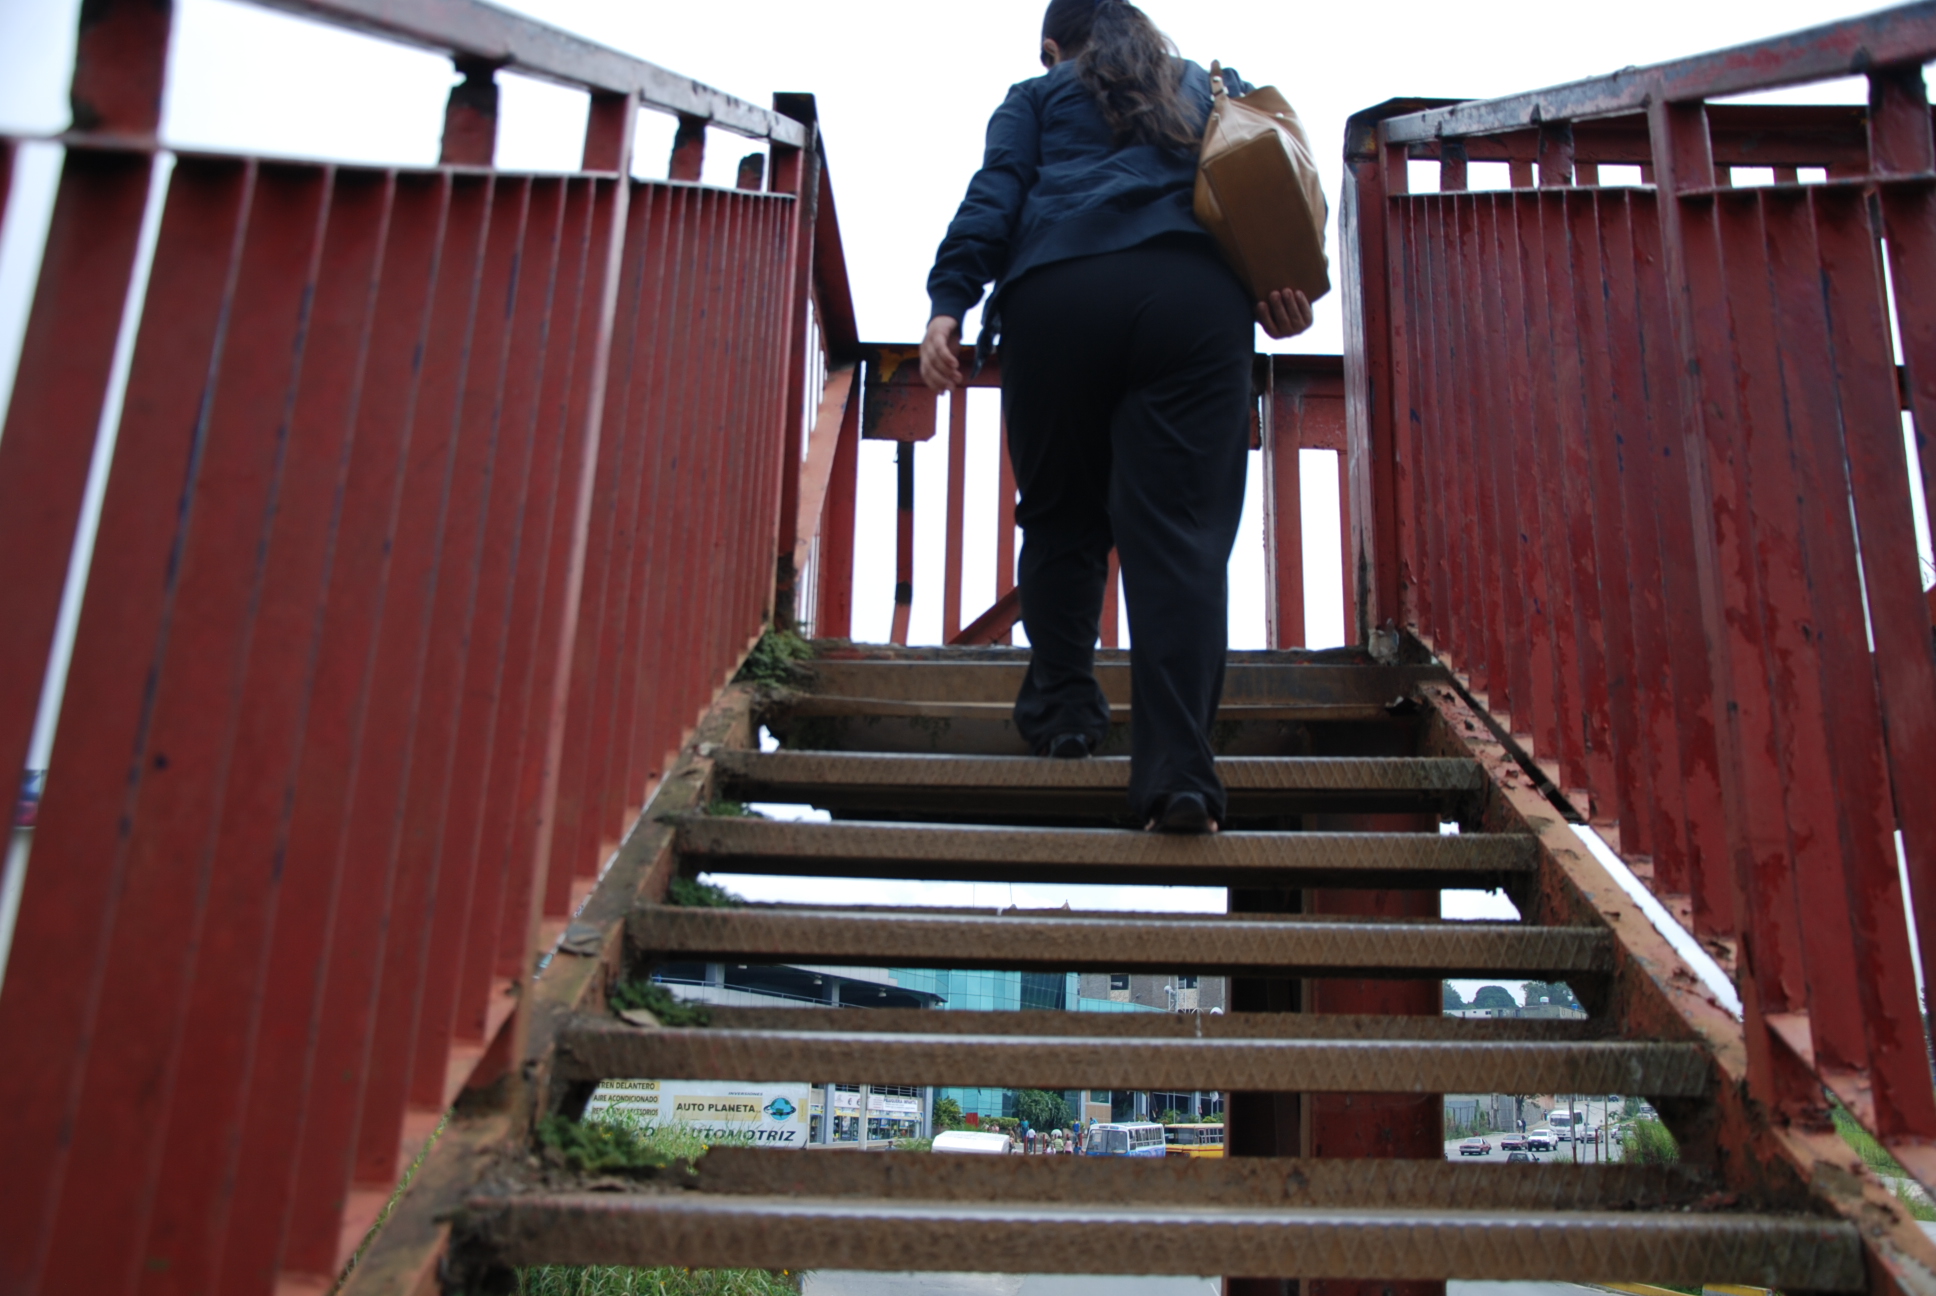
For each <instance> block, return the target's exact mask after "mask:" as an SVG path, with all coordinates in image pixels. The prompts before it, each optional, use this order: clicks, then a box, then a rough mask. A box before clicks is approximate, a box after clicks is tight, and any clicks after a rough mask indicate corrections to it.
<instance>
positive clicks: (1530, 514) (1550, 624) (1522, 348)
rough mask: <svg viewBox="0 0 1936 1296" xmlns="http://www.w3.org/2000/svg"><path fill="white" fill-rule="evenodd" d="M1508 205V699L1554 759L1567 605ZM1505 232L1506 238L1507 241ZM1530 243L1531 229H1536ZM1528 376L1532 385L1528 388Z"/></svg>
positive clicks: (1522, 241) (1544, 389) (1501, 266)
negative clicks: (1511, 593) (1515, 587)
mask: <svg viewBox="0 0 1936 1296" xmlns="http://www.w3.org/2000/svg"><path fill="white" fill-rule="evenodd" d="M1498 201H1502V203H1504V205H1508V209H1510V213H1512V219H1510V227H1504V229H1502V231H1500V234H1502V240H1500V252H1498V263H1497V279H1498V287H1500V291H1502V293H1504V298H1506V300H1504V314H1506V327H1508V331H1510V333H1514V335H1516V337H1512V339H1510V343H1508V345H1506V370H1508V372H1510V376H1512V382H1510V387H1508V407H1510V409H1516V411H1524V413H1522V417H1520V418H1518V420H1516V426H1514V428H1512V440H1514V447H1512V465H1510V471H1512V484H1510V494H1512V500H1514V506H1516V511H1518V535H1516V539H1518V544H1514V550H1516V554H1518V558H1516V562H1518V568H1520V571H1522V579H1524V581H1526V601H1524V604H1522V612H1524V614H1522V620H1520V622H1518V624H1520V626H1524V637H1526V643H1524V647H1522V649H1520V651H1518V653H1516V659H1518V666H1520V668H1518V672H1516V678H1520V680H1524V692H1520V690H1516V692H1514V703H1516V705H1514V728H1516V730H1518V732H1522V734H1529V736H1531V740H1533V752H1535V754H1537V756H1539V757H1541V759H1547V761H1555V759H1560V738H1558V730H1560V717H1562V713H1564V709H1562V701H1560V699H1562V697H1564V690H1562V686H1560V666H1558V663H1560V649H1558V639H1560V626H1562V616H1564V612H1562V608H1564V606H1566V599H1564V595H1562V593H1560V591H1564V587H1566V585H1564V579H1566V577H1564V573H1562V570H1558V568H1555V564H1553V562H1551V558H1553V546H1551V542H1549V540H1551V535H1553V527H1555V525H1557V519H1553V517H1547V515H1545V513H1547V511H1549V509H1547V486H1549V478H1547V477H1545V471H1543V465H1541V449H1543V444H1545V438H1547V436H1549V428H1551V413H1549V411H1551V405H1553V393H1551V384H1547V382H1545V378H1547V374H1545V370H1543V368H1541V364H1543V362H1545V351H1543V347H1541V345H1539V308H1541V300H1539V293H1537V289H1535V287H1533V285H1537V283H1539V277H1537V267H1533V269H1529V267H1528V263H1526V258H1528V246H1526V244H1528V242H1529V240H1528V231H1526V225H1528V223H1526V205H1524V203H1522V201H1516V200H1510V198H1508V200H1498ZM1508 229H1510V238H1508V236H1506V234H1508ZM1535 236H1537V229H1535ZM1535 376H1537V380H1539V382H1535Z"/></svg>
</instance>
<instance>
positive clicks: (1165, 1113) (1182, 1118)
mask: <svg viewBox="0 0 1936 1296" xmlns="http://www.w3.org/2000/svg"><path fill="white" fill-rule="evenodd" d="M1156 1123H1157V1124H1158V1125H1188V1124H1189V1123H1190V1118H1189V1117H1188V1116H1187V1115H1185V1114H1184V1113H1182V1112H1180V1111H1178V1110H1177V1109H1176V1108H1174V1107H1165V1108H1164V1109H1163V1110H1162V1111H1161V1112H1159V1113H1157V1117H1156Z"/></svg>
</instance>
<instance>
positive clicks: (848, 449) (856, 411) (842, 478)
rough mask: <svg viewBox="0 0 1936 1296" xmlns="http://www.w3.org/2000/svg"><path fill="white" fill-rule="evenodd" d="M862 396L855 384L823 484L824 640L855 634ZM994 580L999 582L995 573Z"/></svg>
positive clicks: (819, 612) (819, 618)
mask: <svg viewBox="0 0 1936 1296" xmlns="http://www.w3.org/2000/svg"><path fill="white" fill-rule="evenodd" d="M861 396H862V389H861V386H860V384H859V382H858V381H856V383H855V387H854V394H853V395H852V396H851V397H849V398H848V401H847V413H846V415H845V416H844V417H843V418H842V420H841V423H840V440H839V441H838V442H837V443H836V444H835V447H834V464H833V472H832V473H831V474H830V475H829V477H828V479H827V502H826V504H825V506H824V507H823V509H822V512H821V521H820V557H819V564H820V573H819V574H820V592H819V594H818V596H817V597H816V599H815V613H814V634H815V635H816V636H818V637H819V638H822V639H848V638H851V637H852V636H853V633H854V628H853V627H854V521H855V513H856V506H857V504H858V497H859V493H860V406H861ZM997 547H998V548H999V538H998V540H997ZM999 565H1000V564H999V559H998V560H997V566H998V567H999ZM996 579H997V580H998V581H999V580H1000V573H999V572H997V577H996Z"/></svg>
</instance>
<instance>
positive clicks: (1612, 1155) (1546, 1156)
mask: <svg viewBox="0 0 1936 1296" xmlns="http://www.w3.org/2000/svg"><path fill="white" fill-rule="evenodd" d="M1505 1137H1506V1135H1504V1134H1487V1135H1485V1136H1484V1138H1485V1140H1486V1142H1488V1143H1490V1144H1492V1151H1491V1152H1489V1153H1487V1154H1486V1155H1485V1156H1482V1157H1477V1156H1462V1155H1460V1153H1459V1144H1461V1143H1463V1142H1465V1140H1464V1139H1447V1140H1446V1141H1445V1159H1446V1160H1447V1161H1466V1162H1478V1161H1504V1160H1505V1159H1506V1153H1505V1152H1504V1150H1503V1149H1501V1148H1500V1146H1499V1140H1500V1139H1502V1138H1505ZM1600 1152H1601V1153H1604V1154H1605V1155H1606V1158H1607V1160H1609V1161H1618V1160H1619V1159H1620V1146H1619V1144H1615V1145H1614V1146H1613V1149H1612V1150H1611V1151H1610V1152H1609V1151H1608V1150H1607V1148H1606V1147H1605V1145H1604V1144H1603V1145H1602V1146H1601V1148H1600ZM1573 1153H1574V1148H1573V1145H1572V1144H1571V1143H1562V1144H1560V1145H1559V1148H1558V1149H1557V1150H1556V1151H1552V1152H1535V1153H1533V1154H1532V1157H1533V1160H1535V1161H1538V1162H1540V1163H1541V1164H1544V1163H1546V1162H1549V1161H1558V1162H1559V1163H1561V1164H1562V1165H1569V1164H1571V1163H1572V1162H1573ZM1579 1159H1580V1162H1581V1164H1584V1165H1592V1164H1594V1163H1595V1162H1596V1161H1597V1160H1599V1156H1598V1155H1597V1154H1596V1153H1595V1151H1594V1149H1593V1148H1592V1146H1590V1145H1588V1146H1584V1147H1581V1148H1580V1149H1579Z"/></svg>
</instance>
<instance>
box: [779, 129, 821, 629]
mask: <svg viewBox="0 0 1936 1296" xmlns="http://www.w3.org/2000/svg"><path fill="white" fill-rule="evenodd" d="M806 125H807V136H808V139H807V147H806V148H805V149H801V150H796V149H777V148H776V149H775V150H774V155H773V158H774V160H773V167H774V172H773V178H774V185H773V188H774V192H776V193H788V194H792V195H793V234H792V261H791V265H790V267H789V277H790V278H791V279H792V282H793V291H792V301H791V304H790V309H789V310H788V312H787V320H788V321H789V327H790V329H791V332H790V334H789V336H788V339H787V353H786V388H785V390H786V405H785V406H784V407H783V409H782V411H781V413H782V416H783V418H784V420H785V421H784V422H783V423H782V425H781V428H782V436H781V441H780V462H781V464H782V465H784V469H783V471H782V472H781V475H780V517H779V532H778V535H777V536H776V538H775V545H776V547H777V549H778V552H779V555H780V556H779V567H778V580H777V584H776V591H777V592H776V594H775V596H774V597H775V602H774V611H775V615H776V620H778V621H780V622H783V623H786V624H791V623H792V620H793V585H794V581H795V580H796V579H797V577H798V573H797V572H795V571H794V570H793V541H794V537H795V536H797V535H798V534H799V527H800V459H801V456H802V454H803V453H804V450H803V447H804V437H805V431H804V427H805V421H806V402H805V399H804V397H803V396H802V393H803V392H804V391H806V387H807V323H808V320H809V312H810V310H811V303H812V290H813V232H814V222H815V219H816V217H817V215H818V213H819V210H820V170H821V168H820V144H819V139H820V134H819V128H818V127H817V126H815V125H814V124H813V123H812V122H807V123H806Z"/></svg>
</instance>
